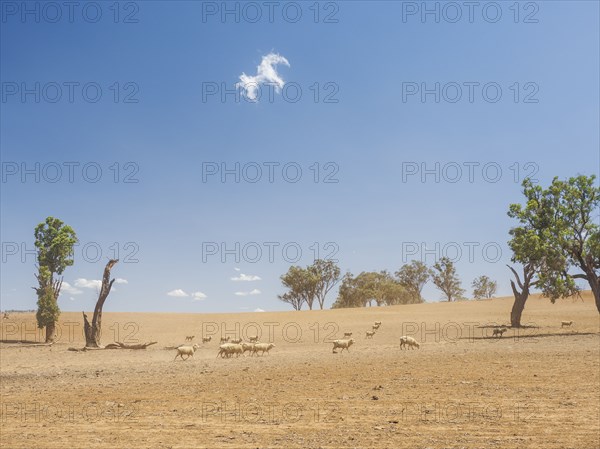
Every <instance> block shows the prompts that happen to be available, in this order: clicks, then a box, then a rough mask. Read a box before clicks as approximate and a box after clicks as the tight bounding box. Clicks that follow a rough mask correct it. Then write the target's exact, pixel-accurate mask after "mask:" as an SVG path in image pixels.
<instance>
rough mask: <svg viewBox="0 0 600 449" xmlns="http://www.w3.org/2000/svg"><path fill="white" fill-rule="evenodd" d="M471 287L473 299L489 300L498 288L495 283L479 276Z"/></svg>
mask: <svg viewBox="0 0 600 449" xmlns="http://www.w3.org/2000/svg"><path fill="white" fill-rule="evenodd" d="M471 286H472V287H473V298H475V299H482V298H491V297H492V296H494V295H495V294H496V290H497V288H498V284H497V283H496V281H492V280H491V279H490V278H489V277H487V276H479V277H478V278H476V279H475V280H473V283H472V284H471Z"/></svg>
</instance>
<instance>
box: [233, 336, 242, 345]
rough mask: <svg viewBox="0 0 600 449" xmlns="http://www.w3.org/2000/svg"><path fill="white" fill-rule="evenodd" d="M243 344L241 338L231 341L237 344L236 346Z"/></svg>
mask: <svg viewBox="0 0 600 449" xmlns="http://www.w3.org/2000/svg"><path fill="white" fill-rule="evenodd" d="M241 342H242V339H241V338H234V339H233V340H231V343H235V344H236V345H239V344H240V343H241Z"/></svg>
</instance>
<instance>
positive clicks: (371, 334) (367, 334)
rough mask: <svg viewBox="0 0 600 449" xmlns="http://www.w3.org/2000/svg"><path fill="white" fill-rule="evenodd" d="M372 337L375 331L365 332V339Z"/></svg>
mask: <svg viewBox="0 0 600 449" xmlns="http://www.w3.org/2000/svg"><path fill="white" fill-rule="evenodd" d="M373 335H375V331H367V332H366V335H365V338H373Z"/></svg>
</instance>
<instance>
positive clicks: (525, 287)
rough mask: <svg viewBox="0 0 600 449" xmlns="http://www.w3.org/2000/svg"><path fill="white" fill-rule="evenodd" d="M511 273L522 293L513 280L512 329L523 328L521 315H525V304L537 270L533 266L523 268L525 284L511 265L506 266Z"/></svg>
mask: <svg viewBox="0 0 600 449" xmlns="http://www.w3.org/2000/svg"><path fill="white" fill-rule="evenodd" d="M506 266H507V267H508V268H509V269H510V271H512V273H513V275H514V276H515V281H517V284H518V286H519V288H520V289H521V291H519V290H518V289H517V285H515V281H513V280H512V279H511V281H510V286H511V288H512V291H513V295H515V302H514V304H513V306H512V310H511V311H510V325H511V327H521V315H522V314H523V309H525V302H526V301H527V298H529V288H530V287H531V285H532V283H531V282H532V278H533V276H534V274H535V270H534V268H533V265H532V264H527V265H525V266H524V267H523V282H521V278H520V277H519V274H518V273H517V272H516V271H515V269H514V268H512V267H511V266H510V265H506Z"/></svg>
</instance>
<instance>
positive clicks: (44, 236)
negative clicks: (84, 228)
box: [34, 217, 77, 342]
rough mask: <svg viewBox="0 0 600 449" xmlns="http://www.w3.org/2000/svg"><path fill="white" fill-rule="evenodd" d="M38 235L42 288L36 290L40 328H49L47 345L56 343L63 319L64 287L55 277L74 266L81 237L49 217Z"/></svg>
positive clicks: (40, 227) (38, 277) (37, 243)
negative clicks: (74, 255) (75, 249)
mask: <svg viewBox="0 0 600 449" xmlns="http://www.w3.org/2000/svg"><path fill="white" fill-rule="evenodd" d="M34 235H35V247H36V248H37V263H38V274H37V275H36V278H37V280H38V285H39V286H38V287H37V288H36V287H34V289H35V291H36V293H37V296H38V310H37V314H36V318H37V324H38V327H39V328H43V327H46V342H52V341H54V332H55V327H56V321H58V317H59V315H60V309H59V307H58V296H59V295H60V289H61V286H62V279H55V277H56V276H58V275H61V274H63V272H64V271H65V269H66V268H67V267H69V266H71V265H73V257H72V255H73V247H74V246H75V244H76V243H77V236H76V235H75V231H73V229H72V228H71V227H70V226H67V225H65V224H64V223H63V222H62V221H61V220H59V219H58V218H54V217H48V218H46V221H45V222H43V223H40V224H39V225H37V226H36V228H35V232H34Z"/></svg>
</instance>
